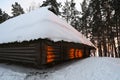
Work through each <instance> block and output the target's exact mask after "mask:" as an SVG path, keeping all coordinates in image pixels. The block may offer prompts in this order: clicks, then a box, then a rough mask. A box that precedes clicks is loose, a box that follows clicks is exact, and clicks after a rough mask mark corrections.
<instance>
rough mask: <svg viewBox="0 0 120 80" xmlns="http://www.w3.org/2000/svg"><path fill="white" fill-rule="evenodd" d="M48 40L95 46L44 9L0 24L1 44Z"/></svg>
mask: <svg viewBox="0 0 120 80" xmlns="http://www.w3.org/2000/svg"><path fill="white" fill-rule="evenodd" d="M38 38H42V39H44V38H48V39H50V40H53V41H61V40H64V41H68V42H75V43H82V44H87V45H89V46H93V47H94V45H93V44H92V43H91V42H90V41H89V40H88V39H86V38H85V37H84V36H83V35H82V34H81V33H79V32H78V31H77V30H75V29H74V28H73V27H72V26H70V25H69V24H67V23H66V22H65V21H63V20H62V19H60V18H59V17H58V16H56V15H55V14H53V13H52V12H51V11H49V10H48V9H47V7H43V8H40V9H37V10H35V11H31V12H30V13H27V14H23V15H20V16H17V17H15V18H12V19H9V20H7V21H5V22H4V23H2V24H0V43H8V42H14V41H19V42H21V41H25V40H27V41H29V40H34V39H38Z"/></svg>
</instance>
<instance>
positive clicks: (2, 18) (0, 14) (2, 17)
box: [0, 9, 10, 23]
mask: <svg viewBox="0 0 120 80" xmlns="http://www.w3.org/2000/svg"><path fill="white" fill-rule="evenodd" d="M9 18H10V16H9V15H8V14H7V13H5V12H3V11H2V9H0V23H2V22H4V21H6V20H7V19H9Z"/></svg>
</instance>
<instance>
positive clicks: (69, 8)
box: [61, 0, 79, 30]
mask: <svg viewBox="0 0 120 80" xmlns="http://www.w3.org/2000/svg"><path fill="white" fill-rule="evenodd" d="M75 5H76V3H75V2H74V0H71V1H68V0H66V2H65V3H64V5H63V6H62V12H61V16H62V17H63V18H64V19H65V20H66V21H67V22H68V23H69V24H71V25H72V26H73V27H75V28H76V29H77V28H78V26H79V11H78V10H77V9H76V7H75ZM77 30H78V29H77Z"/></svg>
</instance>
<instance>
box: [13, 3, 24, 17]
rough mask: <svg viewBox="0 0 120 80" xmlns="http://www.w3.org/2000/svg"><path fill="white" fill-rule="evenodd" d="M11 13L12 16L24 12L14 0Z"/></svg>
mask: <svg viewBox="0 0 120 80" xmlns="http://www.w3.org/2000/svg"><path fill="white" fill-rule="evenodd" d="M12 14H13V17H15V16H18V15H20V14H24V11H23V8H22V7H21V6H20V4H18V3H17V2H15V4H12Z"/></svg>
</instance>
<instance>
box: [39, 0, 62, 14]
mask: <svg viewBox="0 0 120 80" xmlns="http://www.w3.org/2000/svg"><path fill="white" fill-rule="evenodd" d="M43 6H50V8H49V10H50V11H52V12H53V13H55V14H56V15H59V14H60V12H59V7H60V3H58V2H57V1H56V0H46V1H43V4H42V5H41V6H40V7H43Z"/></svg>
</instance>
